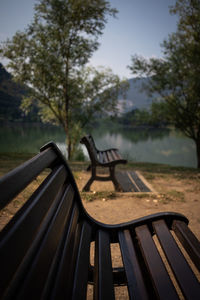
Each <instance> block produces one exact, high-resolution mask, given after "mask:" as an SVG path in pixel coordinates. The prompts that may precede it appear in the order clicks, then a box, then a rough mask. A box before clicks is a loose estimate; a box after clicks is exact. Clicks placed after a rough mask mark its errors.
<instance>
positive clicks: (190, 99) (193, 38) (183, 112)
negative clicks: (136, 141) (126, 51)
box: [130, 0, 200, 168]
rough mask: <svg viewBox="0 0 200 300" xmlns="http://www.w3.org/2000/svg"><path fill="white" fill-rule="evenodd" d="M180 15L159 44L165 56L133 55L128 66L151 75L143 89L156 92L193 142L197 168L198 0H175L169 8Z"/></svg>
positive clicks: (199, 137)
mask: <svg viewBox="0 0 200 300" xmlns="http://www.w3.org/2000/svg"><path fill="white" fill-rule="evenodd" d="M170 12H171V13H172V14H178V15H179V21H178V26H177V31H176V32H175V33H172V34H171V35H169V37H168V39H166V40H164V42H163V44H162V48H163V54H164V57H163V58H162V59H156V58H151V59H150V60H146V59H144V58H143V57H140V56H138V55H135V56H133V57H132V63H131V66H130V69H131V70H132V72H133V73H134V74H143V75H144V74H145V75H147V76H150V77H151V80H150V83H149V85H148V86H146V88H147V89H148V90H149V91H150V92H158V93H159V94H160V95H161V97H162V99H163V101H164V102H165V103H166V108H167V109H166V111H168V116H167V117H168V118H169V119H170V120H171V121H172V122H173V123H174V125H175V126H176V127H177V128H178V129H180V130H181V131H182V132H183V133H184V134H185V135H186V136H188V137H189V138H191V139H193V140H194V141H195V143H196V149H197V161H198V168H200V81H199V70H200V2H199V0H177V1H176V4H175V5H174V6H173V7H171V9H170Z"/></svg>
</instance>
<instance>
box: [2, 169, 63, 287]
mask: <svg viewBox="0 0 200 300" xmlns="http://www.w3.org/2000/svg"><path fill="white" fill-rule="evenodd" d="M65 178H66V171H65V169H64V167H63V166H62V167H60V168H56V169H55V171H54V172H52V173H51V174H50V175H49V176H48V177H47V179H46V180H45V181H44V182H43V183H42V184H41V186H40V187H39V189H37V190H36V191H35V192H34V194H33V195H32V196H31V198H30V199H29V200H28V202H27V203H26V205H25V206H24V207H23V208H22V209H21V210H20V211H19V213H18V214H17V215H16V216H15V218H13V220H11V222H10V223H9V224H8V225H7V226H6V227H5V228H4V230H3V231H2V232H1V243H0V265H1V268H3V269H4V270H5V271H4V276H3V278H2V279H1V289H2V290H4V286H6V284H8V282H9V281H10V280H11V276H12V274H13V273H14V270H15V269H16V268H17V267H18V265H19V264H20V262H21V260H22V259H23V257H24V256H25V254H26V251H27V250H28V247H29V246H30V244H31V243H32V242H33V238H34V236H35V234H36V232H37V230H38V228H39V227H40V226H41V225H40V224H41V223H42V222H43V219H44V218H45V220H46V223H48V221H49V219H50V218H51V217H52V215H53V213H54V211H55V209H56V206H57V205H58V203H59V201H60V200H59V190H60V187H61V186H62V184H63V182H64V180H65ZM55 199H57V200H56V201H55ZM48 210H49V215H48V216H49V218H48V217H47V211H48ZM40 231H41V228H40ZM13 245H15V249H13ZM13 254H14V255H13ZM8 259H9V265H8Z"/></svg>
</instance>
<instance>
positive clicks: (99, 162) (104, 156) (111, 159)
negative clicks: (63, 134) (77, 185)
mask: <svg viewBox="0 0 200 300" xmlns="http://www.w3.org/2000/svg"><path fill="white" fill-rule="evenodd" d="M80 142H81V143H82V144H84V145H85V146H86V148H87V151H88V154H89V157H90V160H91V165H90V166H89V167H88V170H90V169H91V177H90V179H89V180H88V182H87V183H86V185H85V186H84V188H83V191H89V190H90V186H91V184H92V183H93V181H94V180H99V181H108V180H111V181H112V182H113V185H114V187H115V190H116V191H118V192H122V191H123V189H122V187H121V185H120V183H119V181H118V180H117V178H116V175H115V166H116V165H117V164H126V163H127V161H126V160H125V159H123V158H122V157H121V155H120V153H119V151H118V149H116V148H112V149H107V150H102V151H101V150H98V149H97V147H96V146H95V143H94V139H93V137H92V136H91V135H87V136H84V137H83V138H82V139H81V141H80ZM98 166H100V167H105V168H108V169H109V176H99V175H97V167H98Z"/></svg>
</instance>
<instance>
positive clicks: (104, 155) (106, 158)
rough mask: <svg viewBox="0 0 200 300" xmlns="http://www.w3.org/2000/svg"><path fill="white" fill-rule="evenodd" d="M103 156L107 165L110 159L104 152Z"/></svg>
mask: <svg viewBox="0 0 200 300" xmlns="http://www.w3.org/2000/svg"><path fill="white" fill-rule="evenodd" d="M102 154H103V163H104V164H107V163H108V157H107V155H106V152H103V153H102Z"/></svg>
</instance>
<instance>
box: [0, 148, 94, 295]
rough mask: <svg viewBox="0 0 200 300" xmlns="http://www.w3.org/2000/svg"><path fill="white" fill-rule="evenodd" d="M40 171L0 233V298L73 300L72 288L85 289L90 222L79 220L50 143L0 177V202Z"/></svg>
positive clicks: (78, 207) (72, 189)
mask: <svg viewBox="0 0 200 300" xmlns="http://www.w3.org/2000/svg"><path fill="white" fill-rule="evenodd" d="M46 169H49V170H50V171H48V172H47V171H45V170H46ZM43 171H45V179H44V180H43V181H42V183H41V184H40V185H39V187H38V188H37V189H36V190H35V191H34V192H33V194H32V195H31V196H30V198H29V199H28V201H27V202H26V204H25V205H24V206H23V207H22V208H21V209H20V210H19V211H18V213H17V214H16V215H15V216H14V217H13V219H12V220H11V221H10V222H9V223H8V224H7V225H6V226H5V227H4V229H3V230H2V232H1V233H0V266H1V278H0V298H1V299H2V298H3V295H4V296H5V295H6V296H8V298H9V299H10V298H12V297H13V299H41V298H40V297H41V295H43V297H44V298H45V297H47V296H48V295H50V294H51V295H52V298H53V299H63V298H65V299H71V298H72V295H73V297H74V299H78V296H77V293H80V291H82V292H83V294H84V293H86V291H85V292H84V289H86V287H87V284H86V282H87V280H88V274H87V270H88V259H89V254H88V253H89V250H88V251H86V249H87V248H89V245H90V240H91V234H92V227H91V225H90V224H89V223H88V222H86V221H83V219H82V215H83V214H84V211H83V207H82V203H81V200H80V196H79V193H78V189H77V187H76V184H75V182H74V179H73V176H72V174H71V172H70V169H69V168H68V166H67V164H66V163H65V161H64V160H63V157H62V155H61V153H60V152H59V150H58V148H57V147H56V146H55V144H53V143H51V144H48V145H47V146H46V147H44V148H43V149H42V150H41V153H40V154H38V155H37V156H35V157H34V158H33V159H30V160H29V161H28V162H25V163H24V164H23V165H21V166H19V167H18V168H16V169H15V170H14V171H11V172H10V173H8V174H7V175H5V176H4V177H3V178H2V179H1V180H0V190H1V195H0V197H1V201H0V206H1V208H2V207H5V206H6V205H7V204H8V203H9V202H10V201H11V200H12V199H14V198H15V196H16V195H17V194H18V193H20V192H21V191H23V190H24V189H25V188H26V187H27V186H28V185H29V184H30V183H34V182H35V178H36V177H37V176H38V175H40V174H41V173H42V172H43ZM37 180H38V179H37ZM82 248H83V249H84V251H82V250H81V249H82ZM84 256H85V257H84ZM80 260H81V261H83V262H84V263H81V264H79V262H80ZM8 262H9V263H8ZM2 271H3V272H2ZM66 273H67V274H66ZM69 274H70V276H69ZM2 275H3V276H2ZM47 278H48V280H47ZM66 278H68V279H67V280H66ZM52 282H53V283H54V284H53V285H52ZM61 291H62V292H61ZM6 299H7V298H6ZM45 299H46V298H45Z"/></svg>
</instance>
